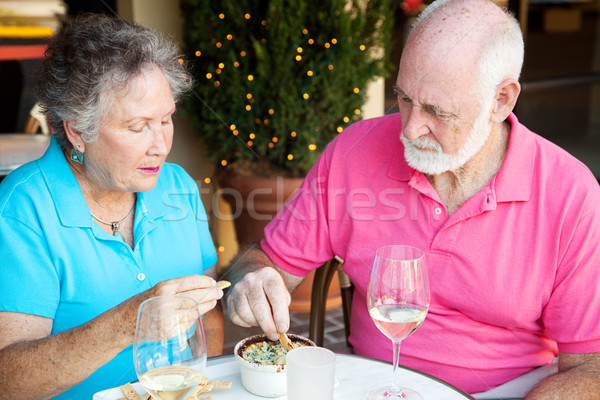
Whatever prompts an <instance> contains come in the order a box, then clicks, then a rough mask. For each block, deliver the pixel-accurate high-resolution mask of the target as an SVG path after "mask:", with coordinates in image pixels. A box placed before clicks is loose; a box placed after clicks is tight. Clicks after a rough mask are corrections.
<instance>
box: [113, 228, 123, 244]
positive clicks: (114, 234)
mask: <svg viewBox="0 0 600 400" xmlns="http://www.w3.org/2000/svg"><path fill="white" fill-rule="evenodd" d="M113 236H114V237H116V238H117V239H119V240H120V241H121V242H123V243H125V237H124V236H123V234H122V233H121V232H119V231H115V233H113Z"/></svg>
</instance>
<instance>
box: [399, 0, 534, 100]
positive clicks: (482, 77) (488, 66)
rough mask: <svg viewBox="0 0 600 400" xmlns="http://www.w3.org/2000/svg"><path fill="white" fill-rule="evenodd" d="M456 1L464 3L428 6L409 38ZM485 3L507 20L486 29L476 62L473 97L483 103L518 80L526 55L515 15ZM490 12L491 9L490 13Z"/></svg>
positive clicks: (447, 0)
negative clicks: (504, 84)
mask: <svg viewBox="0 0 600 400" xmlns="http://www.w3.org/2000/svg"><path fill="white" fill-rule="evenodd" d="M457 1H460V2H464V0H437V1H434V2H433V3H431V4H430V5H429V6H428V7H427V8H425V10H423V12H422V13H421V14H419V16H418V17H417V19H416V20H415V22H414V24H413V26H412V28H411V31H410V34H412V33H413V32H414V31H415V30H416V29H417V28H418V27H419V26H420V25H421V24H423V23H426V21H427V20H428V19H430V18H431V17H433V16H436V15H437V14H438V13H439V12H442V11H441V10H442V9H443V8H444V7H445V6H447V5H448V4H450V3H453V2H457ZM486 1H488V2H489V5H490V7H495V8H497V9H500V10H501V11H502V12H503V13H504V15H505V17H506V18H504V19H503V21H501V22H495V23H494V24H493V25H492V26H489V28H488V29H489V31H490V34H489V35H487V39H486V42H485V43H484V44H483V47H482V49H481V53H480V55H479V58H478V65H477V67H478V71H477V75H476V85H475V90H476V91H477V92H476V93H475V94H476V95H477V96H478V97H479V101H480V102H482V103H483V102H488V101H491V98H492V97H493V95H494V93H495V92H496V89H497V87H498V85H499V84H500V83H501V82H502V81H504V80H505V79H514V80H516V81H518V80H519V76H520V75H521V68H522V67H523V58H524V53H525V45H524V41H523V34H522V32H521V27H520V25H519V22H518V21H517V19H516V18H515V17H514V15H513V14H512V13H510V12H509V11H508V10H506V9H504V8H502V7H499V6H498V5H496V4H495V3H493V2H492V1H489V0H486ZM492 10H493V9H490V11H492ZM479 21H480V23H486V21H485V16H484V17H482V18H481V19H480V20H479Z"/></svg>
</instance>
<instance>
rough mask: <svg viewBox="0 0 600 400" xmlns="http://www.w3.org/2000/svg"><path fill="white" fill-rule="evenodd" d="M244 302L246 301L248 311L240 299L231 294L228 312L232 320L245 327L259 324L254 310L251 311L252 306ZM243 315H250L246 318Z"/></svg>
mask: <svg viewBox="0 0 600 400" xmlns="http://www.w3.org/2000/svg"><path fill="white" fill-rule="evenodd" d="M244 302H245V303H246V304H245V309H246V310H247V311H244V306H242V305H241V304H240V302H239V301H236V300H234V298H233V296H231V295H230V296H229V298H228V299H227V312H228V314H229V319H231V322H233V323H234V324H236V325H239V326H242V327H244V328H250V327H253V326H257V325H258V323H257V322H256V319H255V318H254V315H253V314H252V311H250V307H249V306H248V304H247V302H246V301H244ZM242 315H246V316H249V317H246V318H244V317H242Z"/></svg>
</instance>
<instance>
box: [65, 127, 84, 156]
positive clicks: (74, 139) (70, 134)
mask: <svg viewBox="0 0 600 400" xmlns="http://www.w3.org/2000/svg"><path fill="white" fill-rule="evenodd" d="M63 127H64V128H65V132H66V133H67V139H69V142H71V145H72V146H73V148H74V149H76V150H78V151H80V152H82V153H85V142H84V141H83V138H82V137H81V132H80V131H78V130H77V129H75V128H74V127H73V123H72V122H71V121H63Z"/></svg>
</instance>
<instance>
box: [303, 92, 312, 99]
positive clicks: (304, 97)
mask: <svg viewBox="0 0 600 400" xmlns="http://www.w3.org/2000/svg"><path fill="white" fill-rule="evenodd" d="M309 97H310V96H309V95H308V93H304V94H303V95H302V98H303V99H304V100H308V98H309Z"/></svg>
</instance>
